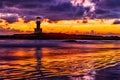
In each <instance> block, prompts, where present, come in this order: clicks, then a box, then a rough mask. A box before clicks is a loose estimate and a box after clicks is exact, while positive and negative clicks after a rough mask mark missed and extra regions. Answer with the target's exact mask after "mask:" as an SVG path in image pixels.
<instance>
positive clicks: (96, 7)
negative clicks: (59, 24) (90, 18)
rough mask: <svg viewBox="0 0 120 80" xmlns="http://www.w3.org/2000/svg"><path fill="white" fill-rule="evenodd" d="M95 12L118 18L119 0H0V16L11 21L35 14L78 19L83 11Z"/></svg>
mask: <svg viewBox="0 0 120 80" xmlns="http://www.w3.org/2000/svg"><path fill="white" fill-rule="evenodd" d="M85 11H87V12H89V11H90V14H91V12H95V13H96V17H97V18H116V17H117V18H119V17H120V1H119V0H34V1H32V0H0V18H2V19H5V20H7V21H8V22H10V23H12V22H15V21H17V18H20V17H21V18H23V19H25V21H26V22H28V21H30V20H33V19H34V18H35V17H36V16H43V17H45V18H49V19H51V20H60V19H78V18H81V17H82V16H83V15H84V12H85Z"/></svg>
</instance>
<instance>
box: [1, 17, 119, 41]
mask: <svg viewBox="0 0 120 80" xmlns="http://www.w3.org/2000/svg"><path fill="white" fill-rule="evenodd" d="M41 20H42V18H41V17H37V18H36V28H35V29H34V33H32V34H14V35H0V39H30V40H34V39H39V40H44V39H46V40H49V39H53V40H54V39H68V40H69V39H70V40H71V39H80V40H120V37H118V36H97V35H76V34H65V33H42V28H41V26H40V24H41ZM85 21H86V20H85Z"/></svg>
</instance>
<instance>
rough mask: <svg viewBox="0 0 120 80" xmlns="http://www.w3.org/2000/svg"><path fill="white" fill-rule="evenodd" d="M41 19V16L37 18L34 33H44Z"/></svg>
mask: <svg viewBox="0 0 120 80" xmlns="http://www.w3.org/2000/svg"><path fill="white" fill-rule="evenodd" d="M41 20H42V18H41V17H37V18H36V28H35V30H34V33H35V34H40V33H42V28H41V26H40V25H41Z"/></svg>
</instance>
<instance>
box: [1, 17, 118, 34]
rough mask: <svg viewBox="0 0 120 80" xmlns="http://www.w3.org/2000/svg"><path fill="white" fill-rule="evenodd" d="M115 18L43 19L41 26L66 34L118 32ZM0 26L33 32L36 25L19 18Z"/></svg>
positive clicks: (53, 31)
mask: <svg viewBox="0 0 120 80" xmlns="http://www.w3.org/2000/svg"><path fill="white" fill-rule="evenodd" d="M115 20H116V19H109V20H108V19H106V20H105V19H94V20H88V23H86V24H85V23H82V20H59V21H52V22H51V21H50V20H49V19H44V20H43V21H42V23H41V28H42V29H43V32H45V33H67V34H92V32H93V31H94V34H120V32H119V30H120V27H119V26H120V24H116V25H115V24H113V22H114V21H115ZM0 26H1V28H3V29H4V30H5V29H9V30H19V31H20V32H21V33H33V32H34V28H35V27H36V24H35V21H34V20H32V21H29V22H25V21H24V20H23V19H21V18H19V19H18V21H17V22H14V23H8V22H6V21H5V20H2V22H0Z"/></svg>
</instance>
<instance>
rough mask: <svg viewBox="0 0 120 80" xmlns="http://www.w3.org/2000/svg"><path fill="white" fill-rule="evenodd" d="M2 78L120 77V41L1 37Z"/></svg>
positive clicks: (89, 79)
mask: <svg viewBox="0 0 120 80" xmlns="http://www.w3.org/2000/svg"><path fill="white" fill-rule="evenodd" d="M0 80H120V41H117V40H116V41H115V40H112V41H110V40H76V41H74V42H69V41H66V40H0Z"/></svg>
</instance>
